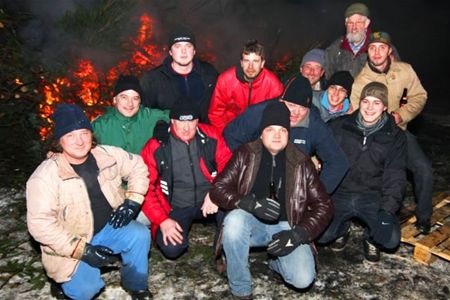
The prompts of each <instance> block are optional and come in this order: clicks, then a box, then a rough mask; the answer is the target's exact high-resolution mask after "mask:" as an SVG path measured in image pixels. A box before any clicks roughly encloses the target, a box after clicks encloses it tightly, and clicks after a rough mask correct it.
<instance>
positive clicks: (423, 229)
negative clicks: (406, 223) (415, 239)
mask: <svg viewBox="0 0 450 300" xmlns="http://www.w3.org/2000/svg"><path fill="white" fill-rule="evenodd" d="M416 228H417V230H419V231H420V233H422V234H425V235H426V234H429V233H430V229H431V224H430V221H417V222H416Z"/></svg>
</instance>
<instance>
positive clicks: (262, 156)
mask: <svg viewBox="0 0 450 300" xmlns="http://www.w3.org/2000/svg"><path fill="white" fill-rule="evenodd" d="M289 115H290V112H289V109H288V108H287V107H286V105H284V104H283V103H281V102H272V103H270V104H268V105H267V107H266V108H265V109H264V112H263V116H262V118H261V123H260V138H259V139H257V140H256V141H254V142H251V143H248V144H245V145H243V146H242V147H240V148H239V149H238V150H237V151H236V152H235V153H234V155H233V157H232V159H231V160H230V162H229V163H228V164H227V166H226V167H225V169H224V171H223V172H222V173H220V174H219V175H218V177H217V179H216V181H215V183H214V186H213V188H212V189H211V192H210V195H211V199H212V201H213V202H214V203H216V204H217V205H219V206H220V207H222V208H223V209H226V210H231V212H229V213H228V214H227V216H226V218H225V221H224V225H223V239H222V240H223V249H224V251H225V256H226V259H227V277H228V284H229V287H230V290H231V294H232V295H233V297H235V298H237V299H252V279H251V274H250V270H249V261H248V257H249V250H250V248H251V247H265V246H268V248H267V251H268V253H269V255H270V260H269V268H271V269H272V270H273V271H275V272H277V273H279V274H280V275H281V276H282V278H283V279H284V280H285V281H286V282H287V283H289V284H290V285H293V286H294V287H296V288H306V287H308V286H309V285H310V284H311V283H312V282H313V280H314V278H315V275H316V271H315V261H314V254H313V250H312V248H311V243H312V241H313V240H314V239H315V238H316V237H317V236H318V235H319V234H320V233H321V232H322V231H323V230H324V229H325V227H326V226H327V224H328V222H329V221H330V219H331V217H332V214H333V207H332V205H331V201H330V199H329V196H328V195H327V193H326V191H325V189H324V187H323V185H322V183H321V182H320V180H319V177H318V176H317V173H316V171H315V169H314V165H313V164H312V162H311V161H310V159H309V157H308V156H306V155H305V154H304V153H303V152H301V151H300V150H298V149H297V147H295V146H294V145H293V144H291V143H289V142H288V141H289V131H290V122H289Z"/></svg>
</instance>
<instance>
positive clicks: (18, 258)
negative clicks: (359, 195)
mask: <svg viewBox="0 0 450 300" xmlns="http://www.w3.org/2000/svg"><path fill="white" fill-rule="evenodd" d="M423 122H424V123H423V124H424V125H423V126H424V128H426V130H425V131H421V132H419V137H420V142H421V143H422V145H424V148H425V151H426V152H427V154H428V155H429V156H430V157H431V158H432V160H433V167H434V174H435V178H434V181H435V192H446V193H448V192H449V182H450V175H449V172H448V170H449V169H450V168H449V167H450V157H449V156H450V151H449V148H450V142H449V139H450V137H449V136H448V130H449V127H450V122H449V119H448V118H440V117H433V116H430V117H426V118H425V120H424V121H423ZM408 195H409V196H408V197H406V199H405V205H409V204H411V201H413V200H412V199H413V198H412V196H411V188H409V191H408ZM213 231H214V227H213V225H212V224H206V225H203V224H196V225H194V226H193V228H192V232H191V235H190V236H191V238H190V243H191V247H190V249H189V252H187V253H186V254H185V255H184V256H183V257H181V258H180V259H178V260H176V261H171V260H167V259H165V258H164V257H163V256H162V255H161V253H160V252H159V250H158V249H155V248H154V249H152V251H151V255H150V267H151V270H150V276H149V285H150V289H151V291H152V292H153V294H154V295H155V299H230V295H229V292H228V286H227V280H226V278H225V277H223V276H221V275H219V274H218V273H216V271H215V269H214V267H213V265H212V233H213ZM361 235H362V229H361V227H360V226H358V225H357V224H355V225H354V226H352V228H351V239H350V241H349V244H348V246H347V248H346V249H345V251H343V252H340V253H334V252H333V251H331V250H330V249H329V248H328V247H321V248H318V252H319V254H318V259H319V261H318V275H317V279H316V281H315V282H314V284H313V285H312V287H311V288H309V289H307V290H302V291H299V290H294V289H292V288H290V287H288V286H286V285H284V284H283V283H281V282H279V280H278V279H277V278H276V277H274V276H273V274H272V273H271V271H269V269H268V267H267V262H266V253H265V252H264V251H260V252H252V253H251V255H250V268H251V271H252V275H253V283H254V296H255V299H449V298H450V276H449V275H448V274H450V262H448V261H445V260H441V259H438V260H436V261H435V262H434V263H433V264H432V265H431V266H426V265H422V264H420V263H418V262H416V261H414V259H413V258H412V251H413V248H412V247H411V246H409V245H407V244H403V243H402V244H401V245H400V247H399V248H398V249H397V250H396V251H395V252H393V253H383V254H382V258H381V261H380V262H379V263H377V264H372V263H368V262H367V261H365V260H364V256H363V251H362V244H361ZM0 257H1V260H0V299H51V296H50V294H49V283H48V281H47V278H46V277H45V275H44V272H43V270H42V265H41V263H40V257H39V250H38V247H37V246H36V244H35V243H34V242H33V241H32V239H31V238H30V236H29V235H28V233H27V230H26V222H25V196H24V192H23V189H18V190H12V189H0ZM299 271H300V270H299ZM103 276H104V279H105V281H106V283H107V287H106V289H105V290H104V291H103V292H102V293H101V294H100V295H99V297H98V299H129V297H127V294H126V293H125V292H124V291H123V290H122V289H121V288H120V284H119V272H118V271H117V267H112V268H110V269H109V270H106V271H105V272H104V273H103Z"/></svg>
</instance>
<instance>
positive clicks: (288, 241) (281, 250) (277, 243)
mask: <svg viewBox="0 0 450 300" xmlns="http://www.w3.org/2000/svg"><path fill="white" fill-rule="evenodd" d="M308 241H309V234H308V232H307V231H306V229H305V228H303V227H301V226H294V227H293V228H292V229H290V230H283V231H280V232H278V233H275V234H274V235H273V236H272V241H271V242H270V243H269V245H268V246H267V252H268V253H269V254H271V255H275V256H285V255H288V254H289V253H291V252H292V251H294V250H295V249H296V248H297V247H298V246H299V245H301V244H306V243H308Z"/></svg>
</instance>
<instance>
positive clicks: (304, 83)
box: [280, 74, 312, 108]
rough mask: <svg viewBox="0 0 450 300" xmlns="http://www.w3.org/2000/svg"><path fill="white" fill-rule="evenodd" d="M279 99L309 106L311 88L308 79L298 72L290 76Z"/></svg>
mask: <svg viewBox="0 0 450 300" xmlns="http://www.w3.org/2000/svg"><path fill="white" fill-rule="evenodd" d="M280 99H281V100H284V101H287V102H291V103H295V104H298V105H301V106H304V107H307V108H310V107H311V101H312V100H311V99H312V89H311V84H310V83H309V80H308V79H306V78H305V77H303V76H302V75H300V74H298V75H296V76H294V77H292V78H291V79H290V80H289V81H288V83H287V84H286V87H285V88H284V92H283V95H281V97H280Z"/></svg>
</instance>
